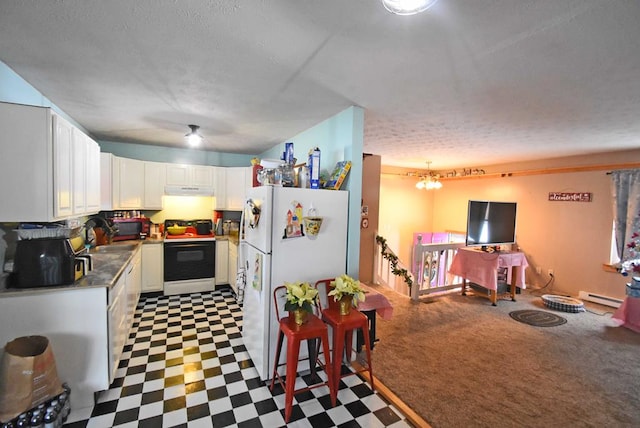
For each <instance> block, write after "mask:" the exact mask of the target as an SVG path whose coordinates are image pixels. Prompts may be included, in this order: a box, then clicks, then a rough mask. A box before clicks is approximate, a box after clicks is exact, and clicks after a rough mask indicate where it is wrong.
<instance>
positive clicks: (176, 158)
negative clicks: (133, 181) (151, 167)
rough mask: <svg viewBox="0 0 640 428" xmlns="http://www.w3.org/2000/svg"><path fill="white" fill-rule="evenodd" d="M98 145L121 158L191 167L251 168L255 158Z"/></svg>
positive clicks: (123, 145) (171, 148)
mask: <svg viewBox="0 0 640 428" xmlns="http://www.w3.org/2000/svg"><path fill="white" fill-rule="evenodd" d="M98 143H99V144H100V149H101V150H102V151H103V152H107V153H113V154H114V155H116V156H120V157H125V158H130V159H139V160H146V161H153V162H167V163H184V164H189V165H213V166H251V158H253V157H254V156H255V155H241V154H236V153H222V152H209V151H205V150H194V149H179V148H175V147H164V146H151V145H146V144H129V143H118V142H112V141H98Z"/></svg>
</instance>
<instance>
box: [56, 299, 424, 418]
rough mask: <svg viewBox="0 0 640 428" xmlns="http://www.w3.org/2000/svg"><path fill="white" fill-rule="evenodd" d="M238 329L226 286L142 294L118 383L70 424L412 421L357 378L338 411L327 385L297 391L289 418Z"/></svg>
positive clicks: (343, 390)
mask: <svg viewBox="0 0 640 428" xmlns="http://www.w3.org/2000/svg"><path fill="white" fill-rule="evenodd" d="M241 328H242V310H241V308H240V306H239V305H238V304H237V303H236V301H235V299H234V296H233V294H232V292H231V291H230V290H229V289H221V290H216V291H214V292H211V293H195V294H191V295H181V296H168V297H165V296H154V297H146V298H145V297H143V298H142V299H141V302H140V304H139V305H138V308H137V311H136V318H135V321H134V325H133V328H132V331H131V334H130V336H129V340H128V342H127V344H126V345H125V349H124V353H123V357H122V360H121V362H120V366H119V368H118V371H117V374H116V379H115V380H114V382H113V384H112V385H111V388H110V389H109V390H107V391H104V392H102V393H100V394H99V397H98V402H97V404H96V405H95V406H94V407H93V408H88V409H78V410H75V409H74V410H72V412H71V414H70V415H69V419H68V420H67V423H66V424H65V427H69V428H76V427H78V428H84V427H87V428H102V427H153V428H156V427H251V428H254V427H265V428H266V427H269V428H271V427H284V426H289V427H322V428H325V427H345V428H346V427H385V426H388V427H410V426H411V424H410V423H409V422H408V421H407V420H406V418H405V417H404V416H403V415H402V414H401V413H400V412H399V411H398V410H397V409H396V408H395V407H393V406H391V405H389V404H388V403H387V402H386V401H385V400H384V399H383V398H382V397H381V396H380V395H378V394H377V393H376V392H374V391H372V390H371V389H370V387H369V385H368V384H367V383H365V382H364V381H363V380H361V379H360V377H359V376H348V377H346V378H343V379H342V381H341V383H340V391H339V392H338V403H337V405H336V407H331V402H330V399H329V392H328V389H327V388H326V387H320V388H316V389H313V390H311V391H309V392H304V393H300V394H297V395H296V396H295V398H294V408H293V413H292V416H291V420H290V421H289V424H285V422H284V393H283V391H282V389H281V388H280V387H279V386H277V387H276V388H274V391H273V393H272V392H271V391H270V390H269V387H268V384H265V383H264V382H262V381H260V378H259V377H258V372H257V371H256V369H255V368H254V366H253V363H252V362H251V359H250V358H249V355H248V353H247V351H246V349H245V347H244V344H243V342H242V336H241ZM306 380H308V379H307V377H304V376H303V377H302V378H298V379H296V383H297V384H298V383H302V382H304V381H306ZM297 387H298V386H296V388H297ZM71 400H72V403H73V391H72V394H71Z"/></svg>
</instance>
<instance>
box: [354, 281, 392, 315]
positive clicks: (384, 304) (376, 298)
mask: <svg viewBox="0 0 640 428" xmlns="http://www.w3.org/2000/svg"><path fill="white" fill-rule="evenodd" d="M360 285H361V286H362V288H363V289H364V293H365V294H364V297H365V299H364V302H360V303H358V310H359V311H360V312H365V311H373V310H375V311H376V313H377V314H378V315H380V316H381V317H382V319H385V320H388V319H390V318H391V317H392V316H393V306H391V303H390V302H389V300H388V299H387V298H386V297H385V296H384V294H380V293H378V292H377V291H376V290H375V289H373V288H371V287H368V286H366V285H364V284H362V283H360Z"/></svg>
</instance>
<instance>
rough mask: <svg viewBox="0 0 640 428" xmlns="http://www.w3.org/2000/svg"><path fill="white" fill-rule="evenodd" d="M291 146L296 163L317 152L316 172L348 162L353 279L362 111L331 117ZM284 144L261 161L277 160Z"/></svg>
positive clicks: (349, 257) (356, 262)
mask: <svg viewBox="0 0 640 428" xmlns="http://www.w3.org/2000/svg"><path fill="white" fill-rule="evenodd" d="M287 142H293V148H294V156H295V157H296V159H297V162H298V163H304V162H306V161H307V157H308V153H309V150H310V149H312V148H315V147H319V148H320V170H321V171H322V170H326V171H328V172H331V170H333V168H334V166H335V164H336V162H338V161H342V160H350V161H351V171H350V172H349V175H348V176H347V180H346V181H345V184H344V185H343V186H344V187H343V188H344V189H345V190H348V191H349V236H348V238H347V272H346V273H347V274H348V275H350V276H353V277H355V278H357V277H358V274H359V266H360V203H361V200H362V153H363V145H364V109H362V108H361V107H355V106H353V107H349V108H347V109H346V110H343V111H342V112H340V113H338V114H336V115H335V116H333V117H330V118H329V119H327V120H325V121H324V122H321V123H319V124H318V125H316V126H314V127H312V128H309V129H307V130H306V131H304V132H301V133H300V134H298V135H296V136H295V137H293V138H291V139H288V140H287ZM283 151H284V143H282V144H280V145H277V146H275V147H273V148H272V149H270V150H267V151H265V152H263V153H261V154H260V158H262V159H280V157H281V155H282V152H283Z"/></svg>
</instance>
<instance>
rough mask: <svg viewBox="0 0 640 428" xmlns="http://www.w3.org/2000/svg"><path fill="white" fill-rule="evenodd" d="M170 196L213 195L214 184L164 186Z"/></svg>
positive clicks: (165, 192)
mask: <svg viewBox="0 0 640 428" xmlns="http://www.w3.org/2000/svg"><path fill="white" fill-rule="evenodd" d="M164 194H165V195H169V196H213V187H212V186H164Z"/></svg>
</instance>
